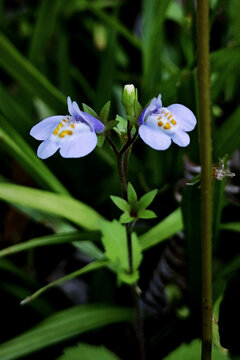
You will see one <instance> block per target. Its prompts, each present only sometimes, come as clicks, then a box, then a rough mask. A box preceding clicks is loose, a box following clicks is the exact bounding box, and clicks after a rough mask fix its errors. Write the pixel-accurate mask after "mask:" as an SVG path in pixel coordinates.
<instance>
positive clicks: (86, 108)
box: [82, 104, 98, 119]
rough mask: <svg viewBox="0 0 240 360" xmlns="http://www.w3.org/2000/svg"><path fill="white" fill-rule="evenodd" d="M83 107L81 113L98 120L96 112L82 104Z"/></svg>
mask: <svg viewBox="0 0 240 360" xmlns="http://www.w3.org/2000/svg"><path fill="white" fill-rule="evenodd" d="M82 106H83V111H84V112H85V113H87V114H89V115H92V116H93V117H95V118H97V119H98V114H97V113H96V111H94V110H93V109H92V108H91V107H90V106H88V105H86V104H82Z"/></svg>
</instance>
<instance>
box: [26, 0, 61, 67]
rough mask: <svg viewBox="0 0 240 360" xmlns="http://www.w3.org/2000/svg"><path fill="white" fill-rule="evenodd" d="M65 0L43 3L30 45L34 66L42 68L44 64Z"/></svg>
mask: <svg viewBox="0 0 240 360" xmlns="http://www.w3.org/2000/svg"><path fill="white" fill-rule="evenodd" d="M62 3H63V0H55V1H50V2H49V1H48V0H44V1H42V2H41V5H40V7H39V11H38V16H37V21H36V25H35V28H34V32H33V35H32V38H31V44H30V56H29V57H30V60H31V62H32V63H34V65H37V66H38V67H41V66H42V65H43V63H44V59H45V54H46V47H47V45H48V41H49V40H50V37H51V35H52V33H53V31H54V28H55V24H56V22H57V19H58V18H59V12H60V9H61V5H62Z"/></svg>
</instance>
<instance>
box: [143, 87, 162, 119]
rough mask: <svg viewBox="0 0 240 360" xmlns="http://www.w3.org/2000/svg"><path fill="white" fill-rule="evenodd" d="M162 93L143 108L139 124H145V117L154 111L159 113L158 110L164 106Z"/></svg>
mask: <svg viewBox="0 0 240 360" xmlns="http://www.w3.org/2000/svg"><path fill="white" fill-rule="evenodd" d="M161 98H162V95H161V94H159V95H158V97H157V98H153V99H152V101H151V102H150V104H149V105H148V106H147V107H146V108H145V109H143V111H142V113H141V115H140V117H139V119H138V123H139V124H143V123H144V121H145V118H146V117H147V116H150V115H151V114H153V113H157V112H158V110H159V109H160V108H161V107H162V100H161Z"/></svg>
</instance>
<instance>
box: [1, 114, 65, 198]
mask: <svg viewBox="0 0 240 360" xmlns="http://www.w3.org/2000/svg"><path fill="white" fill-rule="evenodd" d="M1 145H3V146H2V147H3V150H4V151H7V152H9V153H10V154H11V155H12V156H13V158H14V159H15V160H16V161H17V162H18V163H20V164H21V165H22V167H23V168H24V169H25V170H26V171H27V172H28V173H29V175H30V176H32V177H33V179H34V180H35V181H36V183H38V184H40V185H41V186H43V187H45V188H46V189H49V190H53V191H55V192H58V193H60V194H65V195H68V194H69V192H68V190H67V189H66V188H65V187H64V186H63V185H62V184H61V182H60V181H59V180H58V179H57V178H56V177H55V175H53V173H52V172H51V171H50V170H49V169H48V167H47V166H46V165H45V164H44V162H43V161H41V160H40V159H39V158H38V157H37V156H36V154H35V153H34V151H33V150H32V149H31V148H30V146H29V145H28V144H27V143H26V142H25V140H24V139H23V138H22V137H21V136H20V135H19V134H18V133H17V132H16V131H15V129H14V128H12V127H11V125H10V124H9V123H8V122H7V121H6V120H5V119H4V118H3V117H2V116H1V115H0V146H1Z"/></svg>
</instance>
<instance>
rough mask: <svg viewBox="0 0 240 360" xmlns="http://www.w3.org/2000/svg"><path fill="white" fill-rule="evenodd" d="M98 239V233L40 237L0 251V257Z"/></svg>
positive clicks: (77, 232)
mask: <svg viewBox="0 0 240 360" xmlns="http://www.w3.org/2000/svg"><path fill="white" fill-rule="evenodd" d="M98 238H99V232H97V231H94V232H80V231H74V232H71V233H65V234H64V233H62V234H53V235H48V236H42V237H38V238H35V239H31V240H29V241H25V242H22V243H19V244H16V245H12V246H9V247H7V248H5V249H3V250H0V257H3V256H7V255H12V254H16V253H19V252H21V251H26V250H30V249H34V248H36V247H40V246H49V245H57V244H63V243H68V242H73V241H74V242H78V241H81V240H83V241H84V240H86V239H87V240H88V241H89V240H92V241H93V240H96V239H98Z"/></svg>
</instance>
